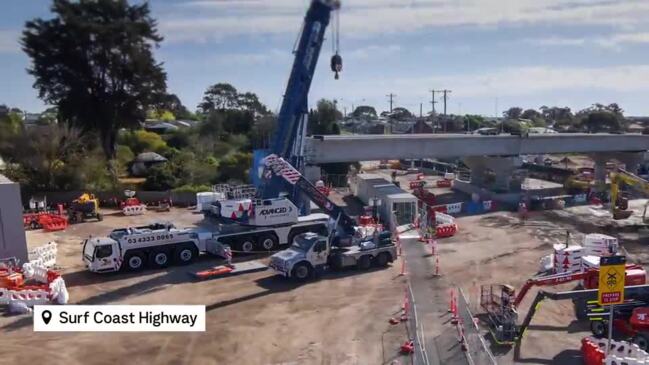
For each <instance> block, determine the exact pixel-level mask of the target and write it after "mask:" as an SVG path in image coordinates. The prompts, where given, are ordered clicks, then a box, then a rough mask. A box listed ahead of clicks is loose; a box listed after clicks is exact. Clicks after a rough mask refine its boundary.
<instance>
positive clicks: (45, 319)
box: [41, 310, 52, 324]
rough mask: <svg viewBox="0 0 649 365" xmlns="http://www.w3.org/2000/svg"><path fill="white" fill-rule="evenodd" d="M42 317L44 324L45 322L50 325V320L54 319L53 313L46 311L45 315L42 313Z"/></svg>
mask: <svg viewBox="0 0 649 365" xmlns="http://www.w3.org/2000/svg"><path fill="white" fill-rule="evenodd" d="M41 316H42V317H43V322H45V324H49V323H50V320H51V319H52V312H50V311H48V310H44V311H43V313H41Z"/></svg>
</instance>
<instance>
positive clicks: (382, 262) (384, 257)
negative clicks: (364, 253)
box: [374, 252, 390, 267]
mask: <svg viewBox="0 0 649 365" xmlns="http://www.w3.org/2000/svg"><path fill="white" fill-rule="evenodd" d="M389 261H390V258H389V257H388V254H387V253H386V252H381V253H380V254H379V255H378V256H376V259H375V260H374V263H375V264H376V266H378V267H385V266H388V262H389Z"/></svg>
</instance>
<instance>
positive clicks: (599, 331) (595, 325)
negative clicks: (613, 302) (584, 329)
mask: <svg viewBox="0 0 649 365" xmlns="http://www.w3.org/2000/svg"><path fill="white" fill-rule="evenodd" d="M590 331H591V332H592V333H593V335H594V336H595V337H597V338H602V337H606V335H607V332H608V328H607V324H606V323H605V322H604V321H591V322H590Z"/></svg>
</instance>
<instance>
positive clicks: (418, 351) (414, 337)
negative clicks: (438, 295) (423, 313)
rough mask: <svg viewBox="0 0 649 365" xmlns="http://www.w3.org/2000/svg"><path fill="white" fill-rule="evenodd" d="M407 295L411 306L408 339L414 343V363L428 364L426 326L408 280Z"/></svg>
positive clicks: (407, 327)
mask: <svg viewBox="0 0 649 365" xmlns="http://www.w3.org/2000/svg"><path fill="white" fill-rule="evenodd" d="M406 295H407V298H408V303H409V307H410V311H409V314H408V321H407V323H406V331H407V334H408V339H410V340H411V341H412V344H413V354H412V364H416V365H428V364H429V361H428V354H427V353H426V347H425V345H424V344H425V337H424V326H423V324H422V323H420V321H419V320H418V318H417V303H415V296H414V295H413V293H412V287H411V286H410V282H408V288H407V292H406Z"/></svg>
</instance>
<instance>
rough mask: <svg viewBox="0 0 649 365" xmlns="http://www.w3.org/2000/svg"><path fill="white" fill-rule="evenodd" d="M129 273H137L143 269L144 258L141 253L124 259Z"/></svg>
mask: <svg viewBox="0 0 649 365" xmlns="http://www.w3.org/2000/svg"><path fill="white" fill-rule="evenodd" d="M124 262H126V268H127V269H128V270H129V271H139V270H142V269H143V268H144V258H143V256H142V254H141V253H130V254H127V255H126V257H125V258H124Z"/></svg>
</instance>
